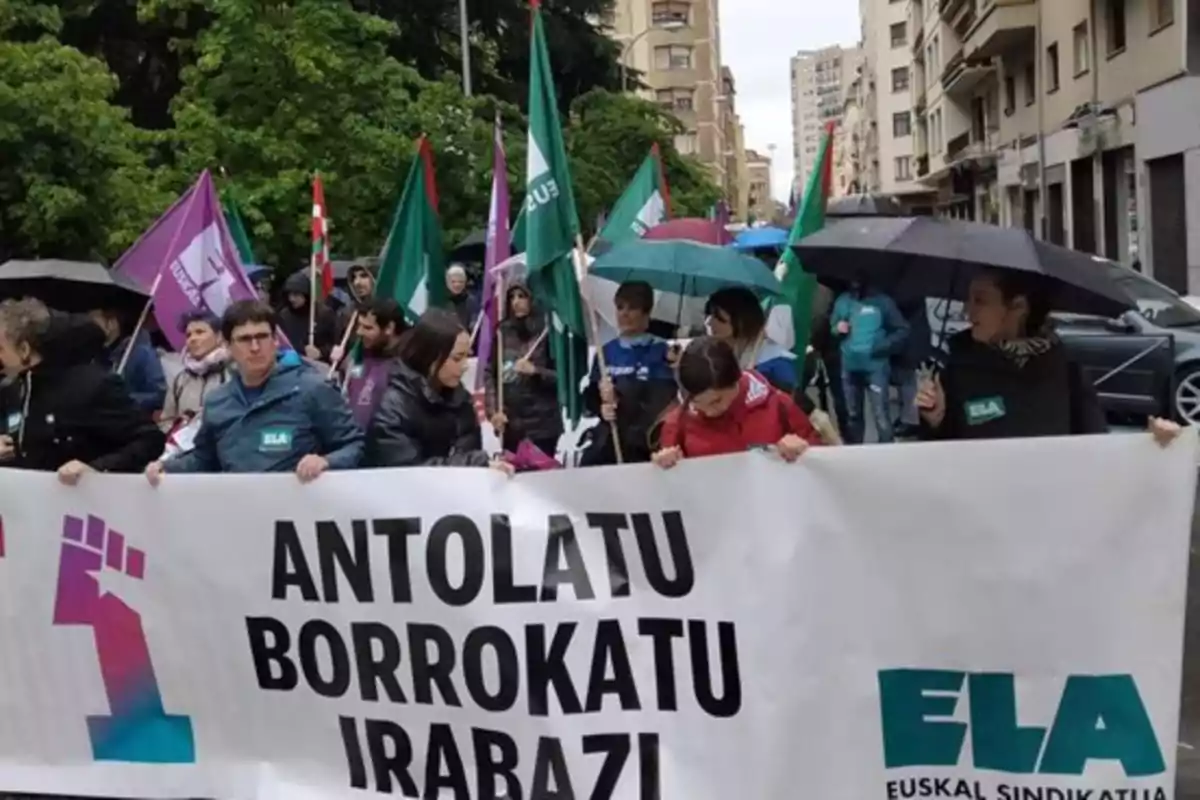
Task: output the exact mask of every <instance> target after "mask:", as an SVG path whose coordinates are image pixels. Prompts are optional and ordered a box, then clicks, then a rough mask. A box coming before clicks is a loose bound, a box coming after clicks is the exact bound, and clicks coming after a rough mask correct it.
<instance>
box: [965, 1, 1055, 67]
mask: <svg viewBox="0 0 1200 800" xmlns="http://www.w3.org/2000/svg"><path fill="white" fill-rule="evenodd" d="M1036 36H1037V0H984V2H983V3H982V4H981V5H980V9H979V19H978V20H977V21H976V22H975V25H974V27H972V28H971V30H969V31H967V35H966V36H965V37H964V40H963V50H964V52H966V54H967V55H968V56H969V57H971V58H992V57H994V56H998V55H1002V54H1004V53H1007V52H1009V51H1010V50H1018V49H1022V48H1024V49H1032V48H1033V46H1034V40H1035V38H1036Z"/></svg>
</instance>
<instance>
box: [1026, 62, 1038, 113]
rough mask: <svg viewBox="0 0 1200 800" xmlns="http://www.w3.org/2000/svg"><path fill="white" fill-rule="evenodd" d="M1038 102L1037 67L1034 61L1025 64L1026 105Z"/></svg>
mask: <svg viewBox="0 0 1200 800" xmlns="http://www.w3.org/2000/svg"><path fill="white" fill-rule="evenodd" d="M1036 102H1037V69H1036V68H1035V67H1034V64H1033V62H1032V61H1030V62H1028V63H1026V64H1025V105H1027V106H1031V105H1033V104H1034V103H1036Z"/></svg>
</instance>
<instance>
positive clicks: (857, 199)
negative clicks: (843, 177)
mask: <svg viewBox="0 0 1200 800" xmlns="http://www.w3.org/2000/svg"><path fill="white" fill-rule="evenodd" d="M825 216H826V217H827V218H828V217H833V218H837V217H906V216H908V214H906V213H904V207H903V206H901V205H900V201H898V200H897V199H896V198H894V197H892V196H891V195H888V194H852V195H847V196H846V197H837V198H834V199H833V200H830V201H829V204H828V205H827V206H825Z"/></svg>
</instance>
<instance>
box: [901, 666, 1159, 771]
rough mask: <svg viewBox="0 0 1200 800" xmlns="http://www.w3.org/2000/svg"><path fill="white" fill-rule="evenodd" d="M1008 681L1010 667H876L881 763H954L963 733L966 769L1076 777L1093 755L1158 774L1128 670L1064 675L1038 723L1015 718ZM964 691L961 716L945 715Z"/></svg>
mask: <svg viewBox="0 0 1200 800" xmlns="http://www.w3.org/2000/svg"><path fill="white" fill-rule="evenodd" d="M964 681H965V683H966V686H964V685H963V684H964ZM1013 684H1014V676H1013V674H1012V673H1010V672H978V673H966V672H958V671H953V670H938V669H889V670H881V671H880V672H879V713H880V719H881V722H882V726H883V757H884V762H885V765H886V766H887V768H888V769H896V768H899V767H954V766H957V765H958V763H959V760H960V758H961V756H962V749H963V743H964V742H965V741H966V738H967V735H968V733H969V734H970V736H971V753H972V756H973V759H972V761H973V764H972V765H973V766H974V767H975V768H976V769H987V770H995V771H997V772H1009V773H1016V774H1023V775H1032V774H1035V773H1037V774H1043V775H1082V774H1083V773H1084V770H1085V769H1086V767H1087V764H1088V762H1089V761H1092V760H1096V761H1119V762H1120V763H1121V766H1122V767H1124V769H1125V774H1126V776H1128V777H1130V778H1140V777H1145V776H1148V775H1158V774H1161V773H1163V772H1165V771H1166V764H1165V763H1164V761H1163V755H1162V750H1161V748H1160V747H1159V744H1158V740H1157V739H1156V738H1155V736H1154V728H1153V726H1152V725H1151V724H1150V717H1149V715H1148V714H1147V713H1146V707H1145V706H1144V705H1143V703H1142V698H1141V695H1140V694H1139V693H1138V688H1137V684H1136V683H1135V682H1134V680H1133V676H1131V675H1071V676H1070V677H1068V678H1067V683H1066V685H1065V686H1064V687H1063V691H1062V695H1061V697H1060V698H1059V703H1058V710H1057V711H1056V712H1055V714H1054V721H1053V723H1052V724H1051V725H1050V727H1049V728H1048V729H1047V728H1042V727H1035V726H1023V725H1019V724H1018V723H1017V719H1018V716H1019V715H1018V714H1017V699H1016V692H1015V691H1014V688H1013ZM964 690H965V691H964ZM964 694H965V695H966V703H967V709H966V710H967V714H966V717H967V720H968V721H967V722H958V721H955V720H953V719H952V717H953V716H954V714H955V710H956V709H957V708H958V704H959V700H960V698H962V696H963V695H964Z"/></svg>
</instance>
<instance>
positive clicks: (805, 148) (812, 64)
mask: <svg viewBox="0 0 1200 800" xmlns="http://www.w3.org/2000/svg"><path fill="white" fill-rule="evenodd" d="M861 57H862V54H861V51H860V50H859V48H857V47H842V46H840V45H835V46H833V47H826V48H822V49H821V50H808V51H802V52H800V53H797V54H796V55H795V56H793V57H792V63H791V82H792V159H793V162H794V164H795V178H794V182H795V183H794V189H795V191H796V193H801V192H803V191H804V187H805V186H806V185H807V183H808V176H809V174H810V173H811V172H812V170H813V167H814V166H815V164H816V160H817V153H818V151H819V149H820V146H821V135H822V133H823V132H824V130H825V128H826V126H827V125H829V124H830V123H833V124H834V125H840V123H841V121H842V116H843V114H844V112H845V105H846V94H847V91H848V90H849V89H850V86H851V84H852V83H853V81H854V79H855V78H857V77H858V65H859V62H860V60H861ZM835 157H836V156H835Z"/></svg>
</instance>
